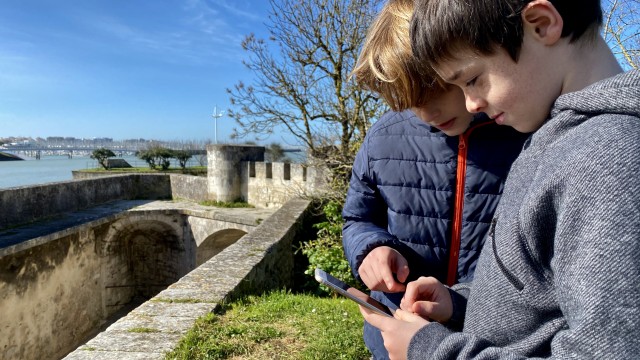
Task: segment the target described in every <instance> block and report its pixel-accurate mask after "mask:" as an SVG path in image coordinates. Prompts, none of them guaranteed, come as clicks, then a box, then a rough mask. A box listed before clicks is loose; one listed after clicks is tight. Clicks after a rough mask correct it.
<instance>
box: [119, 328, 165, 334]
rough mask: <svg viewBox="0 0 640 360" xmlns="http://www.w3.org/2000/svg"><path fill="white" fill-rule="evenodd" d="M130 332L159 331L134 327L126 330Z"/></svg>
mask: <svg viewBox="0 0 640 360" xmlns="http://www.w3.org/2000/svg"><path fill="white" fill-rule="evenodd" d="M127 331H129V332H131V333H157V332H160V330H158V329H152V328H146V327H135V328H131V329H129V330H127Z"/></svg>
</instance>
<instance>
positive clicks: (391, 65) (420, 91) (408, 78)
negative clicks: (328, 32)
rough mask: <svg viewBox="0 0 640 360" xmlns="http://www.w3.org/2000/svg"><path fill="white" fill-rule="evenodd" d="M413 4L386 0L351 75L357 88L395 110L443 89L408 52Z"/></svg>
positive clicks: (414, 104)
mask: <svg viewBox="0 0 640 360" xmlns="http://www.w3.org/2000/svg"><path fill="white" fill-rule="evenodd" d="M413 3H414V0H389V1H388V2H387V4H385V6H384V7H383V8H382V10H381V11H380V13H379V14H378V16H377V17H376V19H375V20H374V21H373V23H372V24H371V26H370V27H369V31H368V33H367V37H366V39H365V42H364V45H363V47H362V50H361V52H360V56H359V57H358V61H357V62H356V66H355V68H354V70H353V71H352V73H351V76H354V77H355V79H356V82H357V83H358V85H359V86H361V87H363V88H365V89H368V90H371V91H374V92H376V93H378V94H380V96H382V98H384V100H385V101H386V102H387V103H388V104H389V106H390V107H391V108H392V109H393V110H395V111H400V110H404V109H408V108H411V107H419V106H422V105H424V104H425V103H426V102H427V101H428V99H429V97H430V96H433V95H434V94H436V93H439V92H442V91H443V89H444V82H443V81H442V80H441V79H440V78H439V77H438V76H437V75H436V74H435V72H433V71H432V70H431V68H429V67H427V66H423V65H421V64H420V63H419V62H418V60H417V59H415V58H414V56H413V53H412V51H411V39H410V38H409V27H410V23H411V16H412V15H413V9H414V4H413Z"/></svg>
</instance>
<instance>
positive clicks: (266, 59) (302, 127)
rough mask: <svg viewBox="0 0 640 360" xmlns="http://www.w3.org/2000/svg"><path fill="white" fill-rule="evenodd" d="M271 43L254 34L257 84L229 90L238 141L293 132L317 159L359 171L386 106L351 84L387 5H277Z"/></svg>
mask: <svg viewBox="0 0 640 360" xmlns="http://www.w3.org/2000/svg"><path fill="white" fill-rule="evenodd" d="M269 2H270V5H271V12H270V16H269V21H268V23H267V24H266V25H267V27H268V29H269V33H270V37H269V39H268V40H264V39H259V38H257V37H255V36H254V35H253V34H251V35H248V36H247V37H246V38H245V40H244V41H243V43H242V46H243V48H244V49H245V50H246V51H247V52H248V53H249V54H250V55H249V56H250V58H249V60H247V61H245V62H244V64H245V65H246V66H247V68H249V69H250V70H252V72H253V74H254V75H255V79H254V84H252V85H245V84H243V83H242V82H240V83H238V84H237V85H236V86H235V87H234V88H233V89H228V90H227V91H228V93H229V94H230V97H231V103H232V105H233V106H234V108H235V109H236V110H231V111H230V112H229V115H230V116H231V117H233V118H234V119H235V120H236V122H237V124H238V125H239V128H236V129H235V130H234V138H235V137H244V136H247V135H249V134H253V135H256V134H264V135H268V134H271V133H272V132H273V131H274V130H278V131H282V129H285V130H286V131H288V132H289V133H290V134H292V135H293V136H294V138H295V139H296V141H298V142H299V143H298V144H297V145H303V146H304V147H306V148H307V149H308V151H309V153H310V154H311V155H313V156H316V157H317V156H319V155H320V156H322V157H324V158H331V160H333V161H337V163H340V164H348V165H351V162H352V160H353V154H354V146H353V142H354V141H355V142H356V143H357V142H359V140H361V139H362V137H364V135H365V133H366V131H367V129H368V127H369V125H370V123H371V119H373V118H375V117H377V116H379V115H380V111H381V110H382V108H383V106H384V105H383V104H382V102H379V101H377V98H376V97H375V96H374V95H373V94H371V93H369V92H368V91H364V90H361V89H359V88H357V87H356V86H355V84H354V83H353V82H351V81H349V73H350V71H351V70H352V68H353V66H354V64H355V61H356V59H357V56H358V53H359V51H360V46H361V44H362V42H363V41H364V37H365V36H366V31H367V28H368V26H369V24H370V23H371V21H372V18H373V17H374V16H375V14H376V12H377V10H378V8H379V5H380V3H381V2H382V0H307V1H298V0H269Z"/></svg>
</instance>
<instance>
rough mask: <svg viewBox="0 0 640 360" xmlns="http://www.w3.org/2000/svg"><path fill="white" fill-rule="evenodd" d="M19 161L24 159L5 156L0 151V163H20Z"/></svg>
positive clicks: (9, 155) (5, 154) (10, 155)
mask: <svg viewBox="0 0 640 360" xmlns="http://www.w3.org/2000/svg"><path fill="white" fill-rule="evenodd" d="M20 160H24V159H22V158H19V157H17V156H15V155H12V154H7V153H4V152H2V151H0V161H20Z"/></svg>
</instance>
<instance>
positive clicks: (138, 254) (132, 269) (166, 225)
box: [100, 214, 188, 317]
mask: <svg viewBox="0 0 640 360" xmlns="http://www.w3.org/2000/svg"><path fill="white" fill-rule="evenodd" d="M100 255H101V258H102V274H101V279H102V283H103V289H104V297H103V299H104V300H103V305H104V309H105V314H106V317H109V316H111V315H112V314H114V313H116V312H118V311H119V310H121V309H123V308H130V307H133V306H136V305H137V304H139V303H141V302H143V301H146V300H148V299H149V298H151V297H153V296H154V295H156V294H157V293H159V292H160V291H162V290H163V289H165V288H166V287H167V286H169V285H171V284H172V283H174V282H176V281H177V280H178V279H180V277H181V276H183V275H184V274H186V272H187V271H188V270H187V267H188V254H187V251H186V248H185V244H184V241H183V231H182V225H181V221H180V217H179V216H171V215H163V214H157V215H155V214H153V215H152V214H144V215H130V216H127V217H124V218H122V219H120V220H118V221H116V222H114V223H113V224H112V225H111V226H110V227H109V231H108V233H107V236H106V237H105V241H104V242H102V243H101V244H100Z"/></svg>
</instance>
